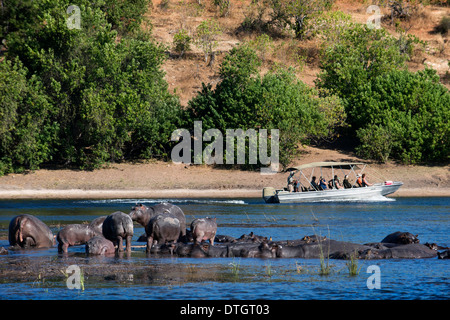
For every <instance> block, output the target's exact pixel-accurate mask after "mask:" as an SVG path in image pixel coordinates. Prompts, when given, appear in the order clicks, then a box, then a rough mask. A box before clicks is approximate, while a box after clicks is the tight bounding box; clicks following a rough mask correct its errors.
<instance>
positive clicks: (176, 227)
mask: <svg viewBox="0 0 450 320" xmlns="http://www.w3.org/2000/svg"><path fill="white" fill-rule="evenodd" d="M145 232H146V233H147V253H150V249H151V248H152V245H153V241H157V242H159V243H161V244H164V243H165V242H166V241H173V242H174V243H176V242H177V240H178V238H179V236H180V220H178V218H177V217H176V216H175V215H173V214H170V213H164V214H158V215H157V216H155V217H153V218H151V219H150V221H149V223H148V224H147V226H146V227H145Z"/></svg>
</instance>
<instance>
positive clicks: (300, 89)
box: [186, 45, 345, 168]
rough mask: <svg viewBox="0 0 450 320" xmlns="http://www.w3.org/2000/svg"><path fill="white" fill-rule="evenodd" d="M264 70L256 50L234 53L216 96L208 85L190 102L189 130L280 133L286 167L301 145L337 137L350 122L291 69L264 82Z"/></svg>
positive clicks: (336, 104)
mask: <svg viewBox="0 0 450 320" xmlns="http://www.w3.org/2000/svg"><path fill="white" fill-rule="evenodd" d="M259 66H260V61H259V59H258V56H257V55H256V52H255V51H254V50H253V49H252V48H251V47H249V46H248V45H241V46H239V47H237V48H233V49H232V50H231V51H230V53H229V54H228V55H227V56H226V57H225V58H224V60H223V62H222V65H221V67H220V75H221V78H222V81H221V82H220V83H218V84H217V86H216V88H215V89H214V90H212V88H211V86H206V85H203V89H202V91H201V92H199V93H198V95H197V96H196V97H194V98H193V99H192V100H191V101H190V102H189V105H188V109H187V119H188V121H187V123H186V126H188V127H193V124H192V123H191V122H193V121H197V120H200V121H202V127H203V130H207V129H211V128H217V129H219V130H220V131H221V132H225V131H226V129H228V128H233V129H236V128H240V129H242V130H244V131H246V130H248V129H258V128H261V129H267V130H270V129H279V130H280V163H281V164H282V165H283V166H287V165H288V164H289V163H290V161H291V160H292V157H293V156H294V155H295V154H296V152H297V151H298V144H300V143H307V142H309V141H310V140H311V139H321V138H325V137H330V136H331V135H332V134H333V133H334V129H335V128H336V127H337V126H339V125H340V124H341V123H342V120H343V119H344V118H345V113H344V108H343V105H342V102H341V101H340V99H339V98H337V97H335V96H324V97H321V96H319V92H318V91H317V90H315V89H312V88H309V87H308V86H307V85H305V84H304V83H302V82H301V81H298V80H297V79H296V77H295V74H294V73H293V70H291V69H286V68H278V69H276V70H274V71H272V72H269V73H267V74H266V75H265V76H264V77H261V76H260V75H259ZM337 119H338V120H337ZM247 152H248V150H247ZM244 167H246V168H254V166H252V165H246V166H244Z"/></svg>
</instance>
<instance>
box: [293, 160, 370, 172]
mask: <svg viewBox="0 0 450 320" xmlns="http://www.w3.org/2000/svg"><path fill="white" fill-rule="evenodd" d="M363 164H364V163H361V162H332V161H328V162H311V163H306V164H302V165H300V166H297V167H291V168H288V169H286V171H287V172H290V171H299V170H303V169H307V168H315V167H322V168H333V167H338V168H341V169H351V168H352V167H354V166H357V165H363Z"/></svg>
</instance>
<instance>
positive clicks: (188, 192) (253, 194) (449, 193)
mask: <svg viewBox="0 0 450 320" xmlns="http://www.w3.org/2000/svg"><path fill="white" fill-rule="evenodd" d="M261 194H262V190H260V189H223V190H220V189H217V190H216V189H203V190H201V189H172V190H161V189H159V190H82V189H69V190H57V189H35V190H33V189H24V190H0V200H8V199H11V200H21V199H23V200H25V199H36V200H40V199H54V200H65V199H180V198H187V199H195V198H219V199H220V198H223V199H234V198H259V197H261ZM389 197H391V198H408V197H450V189H448V188H445V189H430V188H423V189H420V188H411V189H400V190H398V191H397V192H396V193H394V194H393V195H390V196H389Z"/></svg>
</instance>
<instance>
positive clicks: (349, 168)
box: [263, 162, 403, 203]
mask: <svg viewBox="0 0 450 320" xmlns="http://www.w3.org/2000/svg"><path fill="white" fill-rule="evenodd" d="M359 166H363V167H362V169H360V167H359ZM366 166H367V165H365V164H364V163H357V162H313V163H308V164H304V165H301V166H297V167H292V168H288V169H287V170H286V172H289V178H288V187H287V188H283V189H280V190H277V189H275V188H272V187H266V188H264V189H263V199H264V201H265V202H266V203H301V202H316V201H365V200H373V199H377V198H378V199H379V198H382V197H383V196H386V195H388V194H391V193H394V192H395V191H397V190H398V189H399V188H400V187H401V186H402V185H403V182H399V181H384V182H380V183H373V184H370V185H367V186H362V187H359V186H358V185H357V183H356V180H357V179H358V178H359V177H361V175H362V173H363V171H364V169H365V168H366ZM317 168H319V170H320V173H319V174H317ZM305 169H311V172H310V174H309V178H308V177H307V176H306V175H305V174H304V172H303V171H305ZM314 169H316V175H314ZM330 169H331V180H326V182H327V183H326V189H325V188H322V187H320V185H319V182H320V181H319V179H317V181H316V182H317V184H316V185H314V184H313V183H311V182H312V178H313V177H316V178H317V177H325V174H324V173H323V171H324V170H326V171H330ZM355 169H356V170H358V169H359V170H360V171H359V174H357V173H356V171H355ZM297 172H299V173H300V174H299V177H298V178H295V174H296V173H297ZM338 174H340V175H341V176H342V177H341V179H343V177H344V176H345V175H347V176H353V179H352V182H350V181H349V179H347V181H349V182H350V184H348V183H347V188H345V187H344V186H343V183H342V181H343V180H340V181H339V182H338V183H339V184H341V186H340V188H336V185H337V184H338V183H334V182H333V181H334V177H335V175H336V176H337V175H338ZM305 181H306V183H305ZM302 182H303V183H302ZM330 187H331V188H330Z"/></svg>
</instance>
